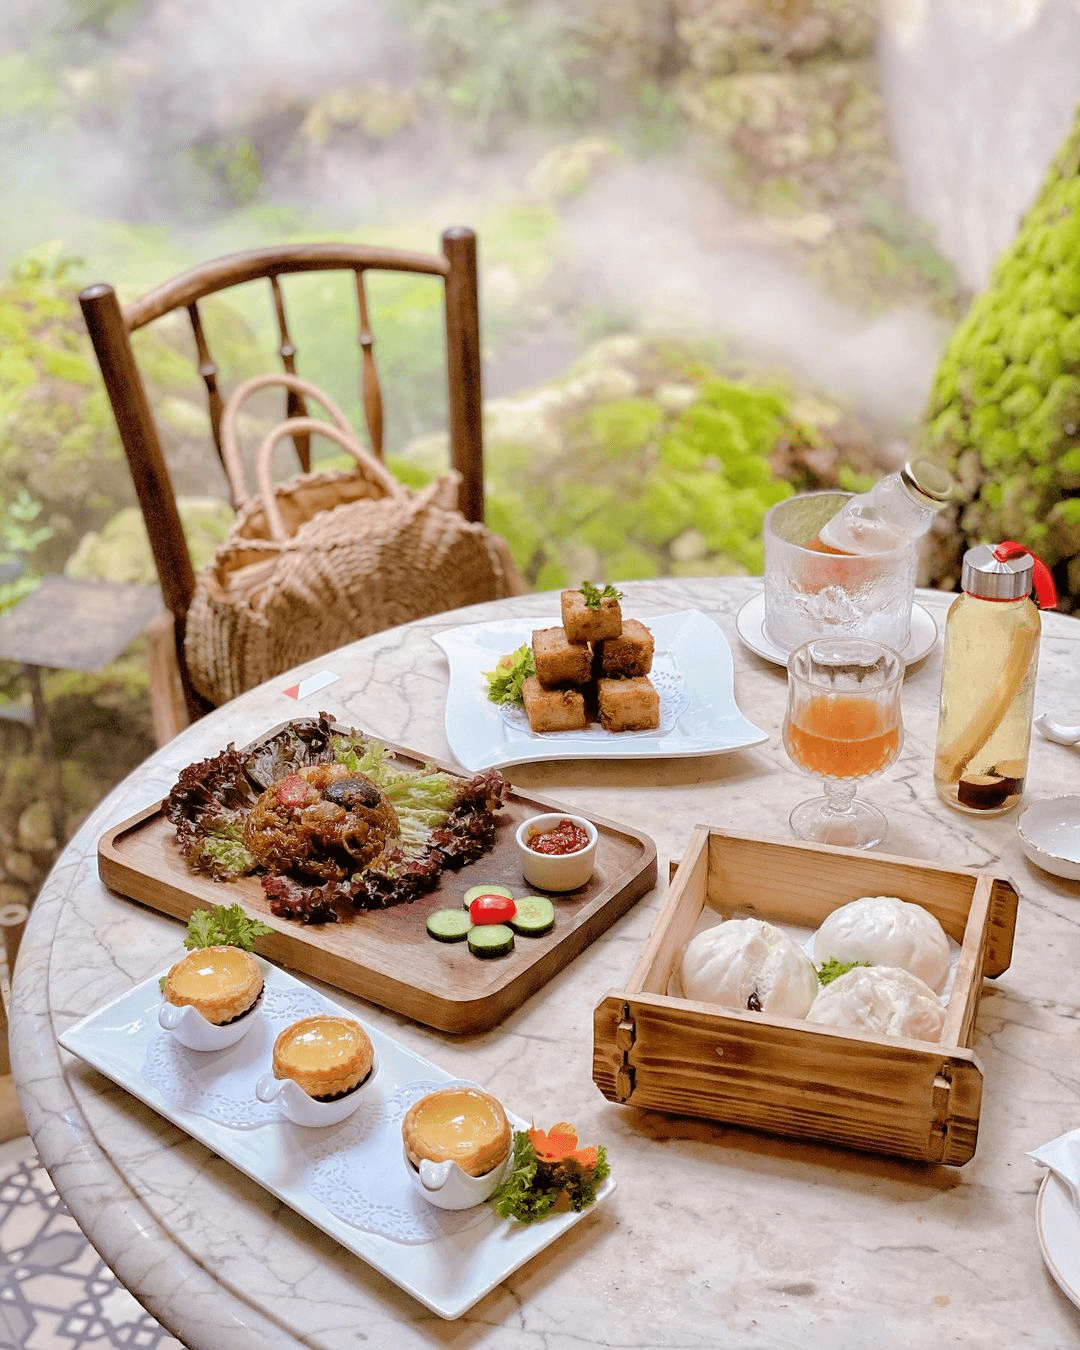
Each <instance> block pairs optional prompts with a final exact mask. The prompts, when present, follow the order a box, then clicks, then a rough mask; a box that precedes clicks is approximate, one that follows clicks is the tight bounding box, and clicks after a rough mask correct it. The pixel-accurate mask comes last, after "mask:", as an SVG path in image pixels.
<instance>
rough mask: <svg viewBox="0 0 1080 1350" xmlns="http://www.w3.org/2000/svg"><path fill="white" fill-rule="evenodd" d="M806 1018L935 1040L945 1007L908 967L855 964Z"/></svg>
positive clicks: (823, 994) (830, 986)
mask: <svg viewBox="0 0 1080 1350" xmlns="http://www.w3.org/2000/svg"><path fill="white" fill-rule="evenodd" d="M806 1020H807V1021H808V1022H817V1023H819V1024H820V1025H822V1026H827V1027H854V1028H856V1029H857V1030H859V1031H871V1032H874V1033H875V1034H877V1035H879V1036H905V1037H907V1038H908V1039H910V1040H915V1041H936V1040H939V1039H940V1038H941V1028H942V1026H943V1024H944V1022H945V1009H944V1008H943V1007H942V1006H941V1003H940V1001H939V1000H938V997H937V995H936V994H935V993H934V991H933V990H932V989H931V988H930V987H929V985H927V984H924V983H923V981H922V980H920V979H919V977H918V976H917V975H912V974H911V972H910V971H908V970H900V969H899V968H897V967H896V966H856V967H855V969H854V970H849V971H846V972H845V973H844V974H843V975H840V976H839V977H838V978H837V979H835V980H833V982H832V984H827V985H826V986H825V988H824V989H822V991H821V993H820V994H818V996H817V998H816V999H814V1004H813V1007H812V1008H811V1009H810V1011H809V1012H808V1013H807V1015H806Z"/></svg>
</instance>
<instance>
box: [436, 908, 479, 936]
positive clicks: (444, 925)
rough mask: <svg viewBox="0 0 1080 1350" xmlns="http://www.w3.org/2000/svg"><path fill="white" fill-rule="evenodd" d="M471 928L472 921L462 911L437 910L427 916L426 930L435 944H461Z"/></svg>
mask: <svg viewBox="0 0 1080 1350" xmlns="http://www.w3.org/2000/svg"><path fill="white" fill-rule="evenodd" d="M471 927H472V919H470V918H469V915H468V912H467V911H466V910H464V909H437V910H435V912H434V913H433V914H429V915H428V921H427V930H428V932H429V933H430V934H431V936H432V937H433V938H434V939H435V941H436V942H461V941H462V939H464V938H466V937H468V935H469V929H470V928H471Z"/></svg>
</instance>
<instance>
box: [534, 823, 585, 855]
mask: <svg viewBox="0 0 1080 1350" xmlns="http://www.w3.org/2000/svg"><path fill="white" fill-rule="evenodd" d="M588 842H589V836H588V835H587V834H586V832H585V831H584V830H583V829H582V828H581V826H580V825H575V824H574V822H573V821H572V820H560V821H559V823H558V825H556V826H555V827H554V829H551V830H545V831H544V832H543V833H542V834H531V835H530V836H529V847H530V848H531V849H532V850H533V852H534V853H577V852H579V851H580V850H581V849H583V848H585V846H586V845H587V844H588Z"/></svg>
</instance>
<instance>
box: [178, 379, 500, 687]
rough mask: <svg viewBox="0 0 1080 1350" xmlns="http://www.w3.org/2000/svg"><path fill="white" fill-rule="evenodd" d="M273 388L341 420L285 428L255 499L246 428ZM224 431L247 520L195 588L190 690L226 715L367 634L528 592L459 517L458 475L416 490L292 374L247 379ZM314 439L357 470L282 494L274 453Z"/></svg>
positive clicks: (487, 540)
mask: <svg viewBox="0 0 1080 1350" xmlns="http://www.w3.org/2000/svg"><path fill="white" fill-rule="evenodd" d="M271 384H278V385H285V386H286V387H287V388H291V389H295V390H296V391H297V392H299V393H302V394H304V395H306V396H307V397H309V398H312V399H314V400H316V401H317V402H318V403H320V404H322V406H323V407H324V408H325V409H326V410H327V412H328V413H329V414H330V416H331V418H332V419H333V421H332V422H326V421H322V420H319V419H316V418H311V417H294V418H290V419H289V420H287V421H284V422H281V423H279V424H278V425H277V426H276V427H275V428H274V429H273V430H272V431H271V432H270V433H269V434H268V435H267V436H266V437H265V439H264V440H263V442H262V444H261V445H260V446H259V450H258V454H257V458H256V470H257V476H258V492H257V494H256V495H255V496H249V495H248V491H247V486H246V483H245V480H244V474H243V467H242V464H241V459H240V453H239V446H238V441H237V415H238V412H239V409H240V406H241V404H242V403H243V402H244V401H245V399H247V398H248V397H249V396H250V395H251V394H252V393H254V392H255V390H257V389H261V388H264V387H266V386H267V385H271ZM221 431H222V452H223V458H224V460H225V470H226V473H227V475H228V478H229V484H230V487H231V489H232V492H233V500H234V501H235V502H236V503H237V504H238V509H237V516H236V521H235V523H234V525H233V528H232V530H231V531H230V534H229V537H228V539H227V540H226V541H225V542H224V543H223V544H222V545H221V546H220V548H219V549H218V550H217V553H216V555H215V557H214V559H213V561H212V562H211V563H210V564H209V565H208V566H207V567H205V568H204V569H203V571H202V572H201V573H200V575H199V577H198V578H197V581H196V587H195V596H194V599H193V600H192V603H191V608H190V610H189V611H188V620H187V633H186V637H185V644H184V652H185V656H186V659H187V663H188V667H189V669H190V672H191V680H192V683H193V684H194V686H195V688H196V689H197V690H198V691H199V693H201V694H202V695H203V696H204V697H205V698H208V699H210V700H211V701H212V702H213V703H214V704H215V705H217V704H221V703H224V702H226V701H227V700H228V699H230V698H235V697H236V695H237V694H240V693H243V692H244V690H246V689H250V688H252V687H253V686H254V685H256V684H260V683H261V682H262V681H263V680H268V679H271V678H272V677H273V676H275V675H279V674H280V673H281V672H282V671H283V670H288V669H289V668H290V667H292V666H295V665H299V664H300V663H301V662H303V661H308V660H310V659H312V658H313V657H315V656H319V655H321V654H322V653H323V652H327V651H330V650H332V649H333V648H335V647H340V646H341V645H342V644H343V643H346V642H352V641H354V640H355V639H357V638H361V637H366V636H367V635H368V634H369V633H377V632H380V631H381V630H382V629H385V628H391V627H393V626H394V625H395V624H400V623H405V622H407V621H408V620H410V619H418V618H422V617H424V616H425V615H428V614H438V613H441V612H442V611H443V610H448V609H455V608H457V607H458V606H460V605H471V604H475V603H478V602H479V601H483V600H497V599H500V598H502V597H504V596H509V595H520V594H522V592H523V591H524V589H525V588H524V585H523V584H522V581H521V577H520V576H519V574H518V571H517V569H516V567H515V566H514V562H513V559H512V558H511V556H510V551H509V549H508V548H507V546H506V543H505V541H504V540H503V539H500V538H499V536H498V535H494V534H492V533H491V532H490V531H489V530H487V529H485V527H484V526H483V525H479V524H473V523H471V522H469V521H467V520H466V519H465V518H464V516H462V515H461V513H460V512H459V511H458V510H457V509H456V507H455V502H456V500H457V484H458V481H459V475H457V474H456V473H450V474H447V475H444V476H443V477H442V478H440V479H439V480H438V481H437V482H435V483H433V484H431V485H430V486H429V487H427V488H425V489H424V490H423V491H422V492H419V493H414V492H411V491H409V490H408V489H407V488H405V487H403V486H402V485H401V484H400V483H398V481H397V480H396V479H395V478H394V477H393V476H392V475H391V474H390V473H389V472H388V471H387V470H386V469H385V468H384V466H383V465H382V464H381V463H380V462H379V461H378V460H377V459H375V458H374V456H372V455H371V454H369V453H368V451H367V450H365V449H364V448H363V446H361V445H360V444H359V442H358V441H357V439H356V437H355V435H354V434H353V432H352V429H351V428H350V426H349V424H348V422H347V420H346V418H345V416H344V414H343V413H342V412H341V410H340V409H339V408H338V407H337V406H336V405H335V404H334V403H333V402H332V400H330V399H329V398H327V397H326V395H325V394H323V393H322V392H321V391H320V390H319V389H317V388H316V387H315V386H314V385H311V384H308V383H307V382H306V381H304V380H300V379H298V378H297V377H296V376H290V375H264V376H258V377H257V378H255V379H253V380H248V381H247V382H246V383H245V384H242V385H241V386H239V388H237V389H236V390H235V392H234V393H233V395H232V397H231V398H230V399H229V402H228V404H227V405H226V407H225V410H224V413H223V416H222V428H221ZM303 431H307V432H315V433H318V434H319V435H323V436H326V437H328V438H329V439H330V440H333V441H335V442H336V443H337V444H338V445H340V446H342V447H343V448H344V449H346V450H348V451H349V452H350V453H351V454H352V455H353V457H354V458H355V460H356V468H355V469H331V470H325V471H322V472H319V473H308V474H298V475H296V476H295V477H293V478H290V479H288V480H287V481H285V482H282V483H278V484H275V483H274V482H273V477H272V470H271V456H272V453H273V450H274V447H275V445H276V444H277V443H278V441H280V440H282V439H283V438H284V437H286V436H290V435H292V434H293V433H294V432H303Z"/></svg>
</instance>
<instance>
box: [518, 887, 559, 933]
mask: <svg viewBox="0 0 1080 1350" xmlns="http://www.w3.org/2000/svg"><path fill="white" fill-rule="evenodd" d="M514 903H515V904H516V905H517V912H516V913H515V915H514V917H513V918H512V919H509V920H507V922H508V923H509V924H510V927H511V928H512V929H513V930H514V932H515V933H520V934H521V936H522V937H543V936H544V934H545V933H550V932H551V930H552V929H553V928H554V927H555V906H554V905H553V904H552V903H551V901H550V900H549V899H548V898H547V896H546V895H524V896H522V897H521V899H520V900H515V901H514Z"/></svg>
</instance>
